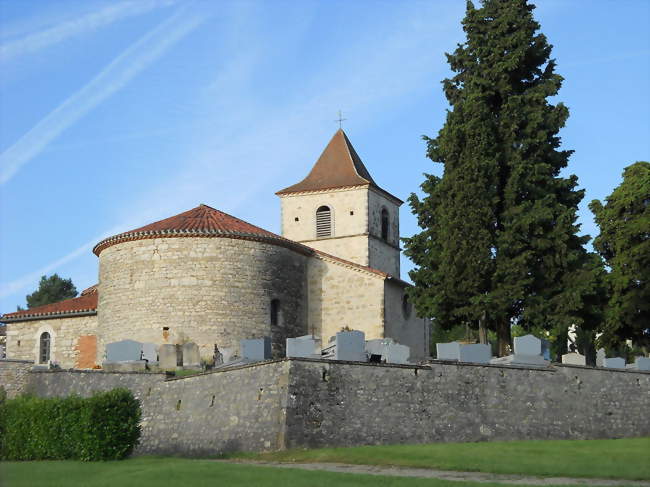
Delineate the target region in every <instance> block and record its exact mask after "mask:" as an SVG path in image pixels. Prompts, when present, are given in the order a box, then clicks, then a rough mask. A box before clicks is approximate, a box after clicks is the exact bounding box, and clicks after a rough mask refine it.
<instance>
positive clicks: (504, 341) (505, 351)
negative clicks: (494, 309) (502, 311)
mask: <svg viewBox="0 0 650 487" xmlns="http://www.w3.org/2000/svg"><path fill="white" fill-rule="evenodd" d="M511 342H512V339H511V336H510V323H508V322H502V321H500V322H499V323H497V345H498V348H499V357H505V356H506V355H510V353H511V350H512V343H511Z"/></svg>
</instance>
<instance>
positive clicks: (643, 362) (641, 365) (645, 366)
mask: <svg viewBox="0 0 650 487" xmlns="http://www.w3.org/2000/svg"><path fill="white" fill-rule="evenodd" d="M627 368H628V369H630V370H644V371H648V372H650V358H648V357H643V356H641V357H636V359H635V360H634V363H633V364H628V365H627Z"/></svg>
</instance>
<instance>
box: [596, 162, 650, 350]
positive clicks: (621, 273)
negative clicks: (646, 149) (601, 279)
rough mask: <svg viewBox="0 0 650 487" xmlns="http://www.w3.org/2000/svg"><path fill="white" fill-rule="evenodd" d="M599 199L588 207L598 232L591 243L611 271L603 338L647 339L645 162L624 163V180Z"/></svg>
mask: <svg viewBox="0 0 650 487" xmlns="http://www.w3.org/2000/svg"><path fill="white" fill-rule="evenodd" d="M605 201H606V202H605V205H603V204H602V203H601V202H600V201H598V200H593V201H592V202H591V203H590V205H589V209H590V210H591V211H592V212H593V213H594V215H595V217H596V223H597V224H598V226H599V227H600V235H599V236H598V237H597V238H596V239H595V240H594V248H595V249H596V250H597V251H598V252H599V253H600V255H601V256H602V258H603V259H604V260H605V262H606V264H607V266H608V267H609V269H610V272H609V274H608V276H607V278H608V279H607V281H608V283H609V285H610V292H611V297H610V299H609V305H608V306H607V311H606V323H605V328H604V333H603V336H602V340H601V341H602V344H603V345H606V346H609V347H612V346H616V344H617V343H620V342H622V341H624V340H626V339H631V340H633V341H635V342H636V343H637V344H639V345H643V346H649V345H650V163H648V162H644V161H641V162H637V163H635V164H632V165H631V166H629V167H627V168H625V170H624V171H623V181H622V182H621V184H620V185H619V186H618V187H617V188H616V189H614V191H613V192H612V194H611V195H609V196H608V197H607V198H606V200H605Z"/></svg>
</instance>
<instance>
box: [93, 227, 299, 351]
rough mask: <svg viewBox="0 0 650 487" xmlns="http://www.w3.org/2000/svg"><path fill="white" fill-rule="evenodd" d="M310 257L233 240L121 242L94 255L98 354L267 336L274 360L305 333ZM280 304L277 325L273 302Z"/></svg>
mask: <svg viewBox="0 0 650 487" xmlns="http://www.w3.org/2000/svg"><path fill="white" fill-rule="evenodd" d="M307 259H308V258H307V257H306V256H304V255H302V254H298V253H296V252H294V251H292V250H290V249H288V248H285V247H281V246H278V245H273V244H269V243H263V242H256V241H249V240H241V239H231V238H201V237H191V238H156V239H148V240H137V241H131V242H123V243H120V244H117V245H113V246H112V247H108V248H106V249H104V250H103V251H102V252H101V254H100V256H99V306H98V315H99V329H100V334H99V336H98V338H99V350H100V352H99V353H101V350H103V349H104V346H105V345H106V344H107V343H110V342H114V341H118V340H122V339H125V338H130V339H133V340H138V341H141V342H151V343H155V344H163V343H182V342H185V341H192V342H195V343H197V344H198V346H199V349H200V353H201V356H202V357H203V358H204V359H209V358H211V357H212V354H213V350H214V345H215V344H217V345H218V346H219V348H220V349H224V348H230V349H235V350H238V349H239V341H240V340H241V339H243V338H257V337H262V336H271V337H272V341H273V348H274V354H276V355H279V354H281V353H283V351H284V344H285V339H286V337H288V336H299V335H303V334H305V333H306V331H307V330H306V323H307V307H306V301H307V300H306V296H305V293H306V287H307V286H306V279H307V269H306V267H307ZM275 299H277V300H279V303H280V313H279V323H278V325H277V326H272V324H271V301H272V300H275Z"/></svg>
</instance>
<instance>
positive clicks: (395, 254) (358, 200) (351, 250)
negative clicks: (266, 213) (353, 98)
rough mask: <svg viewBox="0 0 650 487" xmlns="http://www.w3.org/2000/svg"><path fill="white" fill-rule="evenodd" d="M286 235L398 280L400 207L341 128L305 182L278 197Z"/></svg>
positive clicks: (286, 190)
mask: <svg viewBox="0 0 650 487" xmlns="http://www.w3.org/2000/svg"><path fill="white" fill-rule="evenodd" d="M276 194H277V195H278V196H279V197H280V200H281V206H282V235H283V236H284V237H285V238H288V239H291V240H295V241H297V242H300V243H303V244H305V245H307V246H309V247H313V248H315V249H317V250H320V251H322V252H325V253H328V254H330V255H333V256H335V257H339V258H341V259H345V260H349V261H352V262H355V263H357V264H361V265H364V266H368V267H372V268H374V269H377V270H380V271H383V272H386V273H387V274H390V275H391V276H394V277H399V273H400V269H399V265H400V264H399V258H400V248H399V207H400V206H401V205H402V203H403V202H402V201H401V200H400V199H398V198H396V197H395V196H393V195H391V194H390V193H389V192H387V191H385V190H383V189H381V188H380V187H379V186H378V185H377V184H376V183H375V181H374V180H373V179H372V176H370V173H369V172H368V170H367V169H366V167H365V166H364V164H363V162H361V158H360V157H359V156H358V154H357V153H356V151H355V150H354V147H352V144H351V143H350V140H349V139H348V137H347V135H345V132H343V130H342V129H339V130H337V132H336V133H335V134H334V136H333V137H332V139H331V140H330V141H329V143H328V144H327V147H325V150H324V151H323V153H322V154H321V155H320V157H319V158H318V160H317V161H316V164H314V167H313V168H312V169H311V171H310V172H309V174H308V175H307V177H306V178H305V179H303V180H302V181H300V182H299V183H297V184H294V185H293V186H289V187H288V188H285V189H283V190H280V191H278V192H277V193H276Z"/></svg>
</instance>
